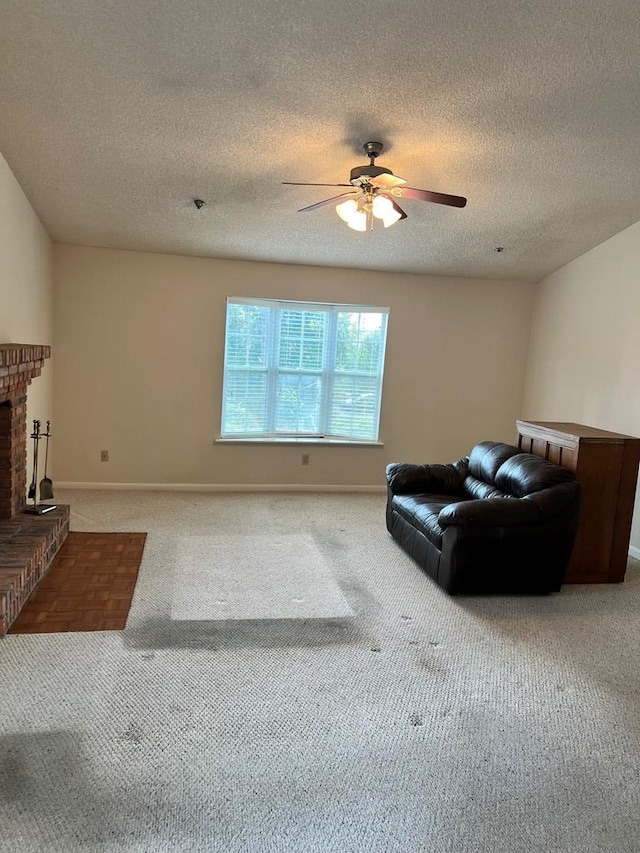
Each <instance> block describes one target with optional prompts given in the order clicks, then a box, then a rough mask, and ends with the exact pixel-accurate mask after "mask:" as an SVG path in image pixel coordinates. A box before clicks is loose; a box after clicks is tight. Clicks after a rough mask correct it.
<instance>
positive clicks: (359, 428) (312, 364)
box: [221, 297, 389, 441]
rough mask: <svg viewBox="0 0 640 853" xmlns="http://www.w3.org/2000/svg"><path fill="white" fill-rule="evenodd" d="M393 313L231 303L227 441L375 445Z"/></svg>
mask: <svg viewBox="0 0 640 853" xmlns="http://www.w3.org/2000/svg"><path fill="white" fill-rule="evenodd" d="M388 314H389V309H388V308H374V307H369V306H361V305H332V304H324V303H313V302H283V301H279V300H271V299H241V298H231V297H230V298H228V299H227V322H226V336H225V351H224V383H223V394H222V428H221V435H222V437H223V438H232V437H235V438H242V437H247V438H259V437H264V438H270V437H272V438H283V437H287V436H289V437H310V438H311V437H313V438H344V439H360V440H371V441H375V440H377V438H378V426H379V421H380V398H381V394H382V374H383V367H384V351H385V344H386V336H387V318H388Z"/></svg>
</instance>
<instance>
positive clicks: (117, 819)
mask: <svg viewBox="0 0 640 853" xmlns="http://www.w3.org/2000/svg"><path fill="white" fill-rule="evenodd" d="M56 500H57V501H59V502H63V501H66V502H69V503H71V504H72V507H73V510H72V529H84V530H97V531H99V530H147V531H148V533H149V536H148V540H147V545H146V547H145V554H144V559H143V563H142V566H141V570H140V575H139V581H138V585H137V588H136V593H135V596H134V601H133V606H132V611H131V615H130V618H129V622H128V625H127V629H126V630H125V631H124V632H123V633H118V632H104V633H91V634H77V633H74V634H66V635H53V634H50V635H33V636H30V635H11V636H8V637H7V638H5V640H4V641H2V642H1V643H0V671H1V679H2V681H1V684H0V686H1V691H2V692H1V694H0V733H1V738H0V750H1V752H0V761H1V764H2V767H1V768H0V769H1V772H0V850H2V851H12V853H14V851H16V852H18V851H19V853H36V851H38V853H40V851H60V853H62V851H64V853H80V851H82V852H83V853H84V851H101V853H102V852H103V851H108V853H116V852H117V853H120V851H136V853H138V851H140V853H142V851H162V852H164V851H215V853H236V851H238V853H239V851H243V853H244V851H265V853H272V851H273V853H276V851H277V853H281V851H282V852H283V853H284V851H295V852H296V853H298V851H299V852H300V853H316V851H331V853H334V851H338V853H347V852H348V853H361V852H362V851H403V853H406V851H428V853H440V852H441V851H442V853H445V851H446V853H467V851H468V853H471V851H474V853H475V851H478V853H480V851H483V853H484V851H492V853H493V851H495V853H518V852H519V851H576V853H578V851H580V853H586V851H603V853H604V851H606V853H611V851H629V853H631V851H634V853H637V851H638V850H640V840H639V839H640V787H639V782H640V677H639V666H640V570H639V569H638V567H637V564H636V565H635V566H634V567H632V568H631V569H630V570H629V572H628V579H627V581H626V582H625V583H624V584H623V585H619V586H588V587H577V586H574V587H565V588H563V590H562V592H561V593H560V594H558V595H555V596H551V597H544V598H534V597H520V598H518V597H497V598H485V597H483V598H467V597H464V598H456V599H452V598H449V597H447V596H446V595H445V594H444V593H442V592H441V591H440V590H439V589H438V588H437V587H435V586H434V584H433V583H432V582H431V581H430V580H429V579H428V578H427V577H426V576H425V575H424V574H423V573H422V572H421V570H420V569H419V568H418V567H417V566H416V565H415V564H414V563H413V562H412V561H411V560H410V559H409V558H408V557H407V556H406V555H405V554H404V553H403V552H402V551H401V550H400V549H399V548H398V547H397V545H396V544H395V543H394V542H393V541H392V540H391V539H390V537H389V536H388V534H387V533H386V530H385V528H384V498H383V496H382V495H357V496H356V495H312V494H304V495H300V494H297V495H265V494H261V495H233V494H225V495H206V494H174V493H170V494H169V493H166V494H163V493H145V494H143V493H134V492H123V493H120V494H116V493H112V492H75V493H71V492H65V493H62V492H57V493H56ZM245 535H246V536H250V537H265V536H273V537H280V538H281V539H282V540H285V539H286V538H287V537H289V536H292V535H295V536H299V537H302V539H303V540H304V541H305V542H306V543H312V544H313V547H314V548H315V549H317V551H318V553H319V554H320V555H321V558H322V559H321V560H320V561H316V562H315V569H313V570H312V571H310V583H311V584H313V583H314V582H315V583H316V585H317V587H318V590H319V597H318V600H319V601H320V600H321V599H322V590H323V589H325V591H326V595H327V598H326V602H327V607H328V613H327V614H321V613H319V612H318V611H314V612H316V614H317V615H314V616H305V617H304V618H299V617H297V616H296V615H295V614H294V615H292V614H291V613H287V612H283V613H278V612H272V613H271V615H270V617H269V618H265V617H260V618H258V617H257V616H256V613H257V611H256V610H254V609H253V607H254V604H255V602H254V604H251V607H249V608H248V610H249V611H251V612H248V613H247V615H246V618H243V617H242V614H241V612H240V611H237V612H236V611H234V613H233V618H227V619H223V618H220V613H218V614H217V615H216V614H214V615H211V614H210V616H209V617H208V618H206V619H201V618H198V613H196V612H195V611H194V613H193V617H194V618H183V617H184V616H188V615H189V614H188V613H186V611H183V610H180V611H179V613H180V618H179V619H175V618H172V608H173V607H174V606H175V599H174V596H175V595H176V593H175V590H176V583H177V580H178V578H177V575H178V574H179V573H180V572H181V571H184V547H183V546H182V545H181V542H183V540H184V538H185V537H202V538H207V537H214V538H215V537H223V536H228V537H240V538H242V537H244V536H245ZM194 541H195V539H194ZM245 544H246V543H245ZM249 550H251V549H249ZM311 550H312V551H313V549H311ZM245 553H246V552H245ZM181 565H182V566H183V568H182V569H181V568H180V566H181ZM318 567H321V568H320V569H318ZM245 568H246V567H244V566H243V565H242V564H241V563H240V562H238V563H237V565H236V566H235V567H234V570H235V571H236V572H237V574H238V575H239V576H240V575H241V574H242V573H243V572H244V571H245ZM325 569H327V570H328V571H329V572H330V576H329V575H325V574H323V572H324V571H325ZM318 571H320V574H318ZM187 574H188V572H187ZM318 578H319V579H320V582H318ZM336 589H337V590H339V593H338V592H336ZM294 594H295V597H299V595H297V590H292V589H286V588H285V589H284V592H283V596H284V598H286V597H289V598H290V597H292V595H294ZM332 596H334V598H332ZM335 596H338V597H335ZM339 596H343V597H344V600H345V601H346V602H347V604H348V606H349V608H350V610H351V611H352V613H353V615H351V614H346V615H344V614H343V615H340V614H339V613H338V614H335V615H334V611H333V610H332V609H331V608H332V607H333V604H331V601H333V602H334V604H335V602H336V601H339V600H340V599H339ZM219 597H220V598H223V597H226V594H224V595H220V596H219ZM284 598H283V600H284ZM236 604H237V605H238V606H240V598H239V599H238V601H237V602H236V603H235V604H234V607H235V606H236ZM314 606H315V605H314Z"/></svg>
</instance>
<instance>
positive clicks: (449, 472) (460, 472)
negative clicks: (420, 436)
mask: <svg viewBox="0 0 640 853" xmlns="http://www.w3.org/2000/svg"><path fill="white" fill-rule="evenodd" d="M467 464H468V459H467V458H464V459H460V460H458V462H454V463H452V464H450V465H415V464H411V463H408V462H392V463H391V464H389V465H387V471H386V474H387V485H388V487H389V490H390V491H391V492H392V493H393V494H395V495H419V494H445V495H461V494H463V488H462V481H463V479H464V476H465V475H466V471H467Z"/></svg>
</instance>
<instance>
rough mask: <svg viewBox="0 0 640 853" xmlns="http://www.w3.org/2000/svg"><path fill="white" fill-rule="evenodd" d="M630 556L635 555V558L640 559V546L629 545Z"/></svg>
mask: <svg viewBox="0 0 640 853" xmlns="http://www.w3.org/2000/svg"><path fill="white" fill-rule="evenodd" d="M629 556H630V557H633V559H634V560H640V548H636V547H635V545H629Z"/></svg>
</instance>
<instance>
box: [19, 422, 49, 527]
mask: <svg viewBox="0 0 640 853" xmlns="http://www.w3.org/2000/svg"><path fill="white" fill-rule="evenodd" d="M31 438H32V439H33V476H32V478H31V485H30V486H29V492H28V493H27V500H28V501H31V503H27V506H26V507H25V510H24V511H25V512H29V513H31V514H32V515H44V513H45V512H51V510H52V509H55V508H56V507H55V504H44V503H38V497H37V489H38V449H39V445H40V440H41V439H42V438H45V439H46V444H45V452H44V477H43V478H42V479H41V480H40V484H39V487H40V500H41V501H48V500H51V498H52V497H53V480H51V478H50V477H47V463H48V462H49V439H50V438H51V421H47V431H46V432H40V421H34V422H33V432H32V433H31Z"/></svg>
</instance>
